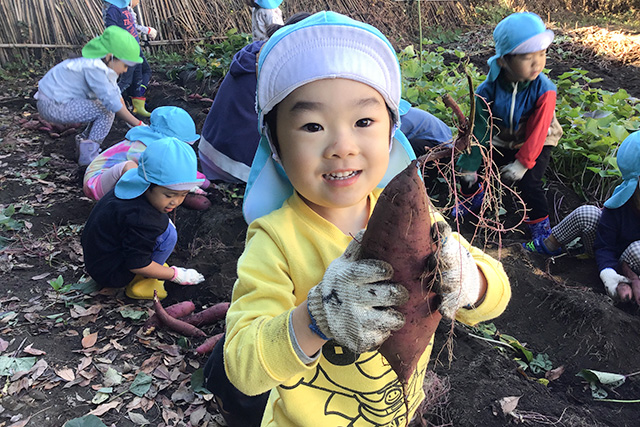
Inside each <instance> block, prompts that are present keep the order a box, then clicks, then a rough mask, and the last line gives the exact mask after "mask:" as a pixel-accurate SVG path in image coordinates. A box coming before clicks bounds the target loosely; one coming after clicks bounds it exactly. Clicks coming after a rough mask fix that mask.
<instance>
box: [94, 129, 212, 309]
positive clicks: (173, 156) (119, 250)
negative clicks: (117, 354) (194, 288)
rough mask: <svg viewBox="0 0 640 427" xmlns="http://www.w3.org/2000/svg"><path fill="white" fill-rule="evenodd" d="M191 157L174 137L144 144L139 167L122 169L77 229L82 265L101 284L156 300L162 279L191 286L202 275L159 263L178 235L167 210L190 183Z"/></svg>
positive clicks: (192, 174) (162, 290) (193, 177)
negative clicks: (116, 180)
mask: <svg viewBox="0 0 640 427" xmlns="http://www.w3.org/2000/svg"><path fill="white" fill-rule="evenodd" d="M196 166H197V160H196V155H195V152H194V151H193V149H192V148H191V147H190V146H189V145H188V144H186V143H184V142H182V141H180V140H178V139H176V138H171V137H168V138H163V139H159V140H156V141H154V142H153V144H151V145H149V146H148V147H147V148H146V150H145V151H144V152H143V153H142V156H141V157H140V161H139V166H138V167H137V168H134V169H131V170H129V171H127V172H126V173H125V174H124V175H123V176H122V177H121V178H120V180H119V181H118V183H117V184H116V185H115V188H114V189H113V190H111V191H109V192H108V193H107V194H105V196H104V197H103V198H101V199H100V201H98V203H97V204H96V205H95V207H94V208H93V210H92V211H91V214H90V215H89V219H88V220H87V223H86V224H85V226H84V230H83V231H82V238H81V241H82V249H83V252H84V262H85V268H86V270H87V272H88V273H89V275H90V276H91V277H92V278H93V279H94V280H95V281H96V282H97V283H98V284H99V285H100V286H102V287H109V288H122V287H124V288H125V293H126V295H127V296H128V297H130V298H135V299H152V298H153V295H154V291H155V292H157V293H158V297H159V298H165V297H166V296H167V292H166V290H165V288H164V281H165V280H170V281H172V282H175V283H178V284H180V285H195V284H198V283H200V282H202V281H203V280H204V277H203V276H202V275H201V274H200V273H198V272H197V271H196V270H193V269H186V268H182V267H175V266H172V267H169V266H168V265H167V264H165V262H166V261H167V259H168V258H169V255H171V252H173V248H174V247H175V244H176V242H177V239H178V235H177V232H176V228H175V226H174V225H173V223H172V222H171V220H170V219H169V216H168V214H169V213H170V212H172V211H173V210H174V209H175V208H177V207H178V206H180V204H181V203H182V202H183V200H184V198H185V196H186V195H187V194H188V193H189V190H191V189H192V188H193V187H195V186H197V185H198V184H200V183H201V182H202V180H201V179H198V178H197V177H196V173H197V171H196Z"/></svg>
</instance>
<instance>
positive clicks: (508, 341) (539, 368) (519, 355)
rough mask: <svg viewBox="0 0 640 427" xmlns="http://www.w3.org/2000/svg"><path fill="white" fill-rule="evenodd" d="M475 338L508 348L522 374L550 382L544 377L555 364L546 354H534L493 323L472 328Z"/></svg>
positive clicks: (542, 381) (538, 380)
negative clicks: (529, 373) (500, 330)
mask: <svg viewBox="0 0 640 427" xmlns="http://www.w3.org/2000/svg"><path fill="white" fill-rule="evenodd" d="M471 330H472V331H473V332H474V333H472V334H470V335H471V336H473V337H476V338H480V339H482V340H484V341H488V342H491V343H494V344H497V345H499V346H500V347H499V348H507V349H510V350H512V351H513V352H514V353H515V356H514V357H513V360H515V362H516V363H517V364H518V366H519V367H520V369H522V372H524V371H526V370H529V371H530V372H531V374H533V375H541V376H542V378H537V377H536V378H532V379H534V380H535V381H537V382H539V383H541V384H544V385H547V384H548V383H549V381H548V380H547V379H546V378H544V375H545V374H546V373H547V372H548V371H550V370H551V369H553V363H552V362H551V360H550V359H549V355H547V354H546V353H534V352H532V351H531V350H529V349H528V348H527V347H526V345H525V344H522V343H521V342H520V341H518V340H517V339H516V338H515V337H512V336H511V335H507V334H503V333H500V332H499V331H498V329H497V328H496V326H495V325H494V324H493V323H479V324H478V325H476V326H474V327H472V328H471Z"/></svg>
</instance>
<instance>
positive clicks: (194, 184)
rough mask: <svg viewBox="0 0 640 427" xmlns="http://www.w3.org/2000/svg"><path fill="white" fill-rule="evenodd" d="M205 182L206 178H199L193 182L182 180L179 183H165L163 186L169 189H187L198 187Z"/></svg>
mask: <svg viewBox="0 0 640 427" xmlns="http://www.w3.org/2000/svg"><path fill="white" fill-rule="evenodd" d="M203 182H204V179H197V180H195V181H192V182H181V183H178V184H171V185H163V187H166V188H168V189H169V190H173V191H185V190H191V189H192V188H193V187H198V186H199V185H200V184H202V183H203Z"/></svg>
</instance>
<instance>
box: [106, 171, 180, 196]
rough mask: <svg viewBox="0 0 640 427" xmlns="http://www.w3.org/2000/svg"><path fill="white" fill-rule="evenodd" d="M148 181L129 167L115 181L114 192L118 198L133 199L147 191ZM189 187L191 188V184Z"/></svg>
mask: <svg viewBox="0 0 640 427" xmlns="http://www.w3.org/2000/svg"><path fill="white" fill-rule="evenodd" d="M149 185H150V183H149V182H148V181H145V180H144V178H142V177H141V176H140V175H138V169H137V168H134V169H129V170H128V171H127V172H125V174H124V175H122V176H121V177H120V179H119V180H118V182H117V183H116V187H115V193H116V197H117V198H118V199H125V200H128V199H135V198H136V197H138V196H140V195H141V194H142V193H144V192H145V191H147V188H149ZM190 188H193V186H191V187H190Z"/></svg>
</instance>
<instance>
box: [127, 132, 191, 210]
mask: <svg viewBox="0 0 640 427" xmlns="http://www.w3.org/2000/svg"><path fill="white" fill-rule="evenodd" d="M197 167H198V160H197V159H196V153H195V151H193V148H191V146H189V145H188V144H185V143H184V142H182V141H180V140H179V139H176V138H162V139H159V140H157V141H154V143H153V144H151V145H150V146H148V147H147V149H146V150H144V152H143V153H142V156H140V160H139V162H138V167H137V168H134V169H130V170H128V171H127V172H125V174H124V175H122V177H121V178H120V179H119V180H118V182H117V184H116V187H115V194H116V197H117V198H119V199H135V198H136V197H138V196H140V195H141V194H143V193H144V192H145V191H147V188H149V186H150V185H151V184H156V185H161V186H163V187H167V188H169V189H171V190H175V191H185V190H191V189H192V188H194V187H196V186H197V185H199V184H200V183H202V182H203V181H204V179H198V178H197V177H196V174H197V172H198V170H197Z"/></svg>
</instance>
